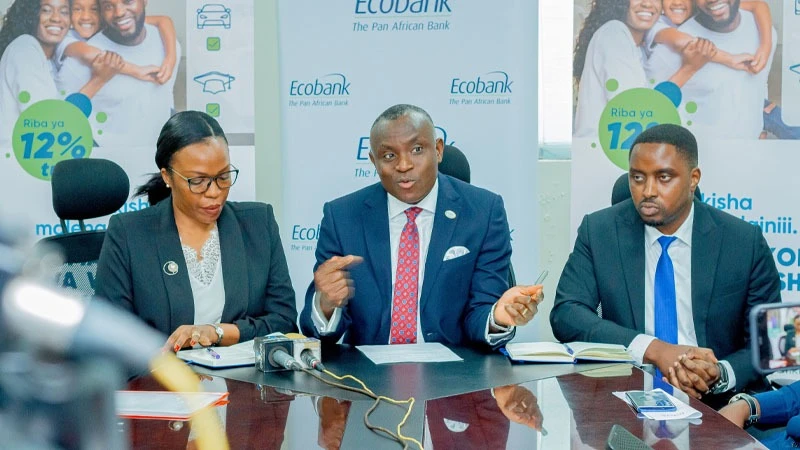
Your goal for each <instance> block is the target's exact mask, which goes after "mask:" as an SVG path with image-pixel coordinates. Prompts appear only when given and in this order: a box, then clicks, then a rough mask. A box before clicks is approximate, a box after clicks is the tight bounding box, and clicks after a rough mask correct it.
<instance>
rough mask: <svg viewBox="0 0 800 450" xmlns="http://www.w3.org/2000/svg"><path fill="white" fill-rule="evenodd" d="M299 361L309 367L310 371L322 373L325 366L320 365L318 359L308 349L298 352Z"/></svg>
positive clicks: (320, 362)
mask: <svg viewBox="0 0 800 450" xmlns="http://www.w3.org/2000/svg"><path fill="white" fill-rule="evenodd" d="M300 361H302V362H303V364H305V365H306V367H310V368H312V369H316V370H319V371H320V372H322V371H323V370H325V366H324V365H323V364H322V361H320V359H319V358H317V357H316V355H314V352H313V351H312V350H310V349H304V350H303V351H302V352H300Z"/></svg>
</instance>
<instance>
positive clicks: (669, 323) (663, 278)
mask: <svg viewBox="0 0 800 450" xmlns="http://www.w3.org/2000/svg"><path fill="white" fill-rule="evenodd" d="M675 239H677V238H676V237H675V236H661V237H660V238H658V243H659V244H661V256H660V257H659V258H658V263H657V264H656V278H655V283H654V287H655V292H654V293H653V294H654V295H653V299H654V300H655V322H656V323H655V325H656V337H657V338H658V339H661V340H662V341H664V342H667V343H669V344H677V343H678V309H677V307H676V305H675V270H673V268H672V259H671V258H670V257H669V253H668V252H667V249H668V248H669V245H670V244H672V243H673V242H674V241H675Z"/></svg>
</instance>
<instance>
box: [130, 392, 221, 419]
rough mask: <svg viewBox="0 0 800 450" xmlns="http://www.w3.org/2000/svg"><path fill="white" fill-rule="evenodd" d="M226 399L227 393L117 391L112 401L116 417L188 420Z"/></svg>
mask: <svg viewBox="0 0 800 450" xmlns="http://www.w3.org/2000/svg"><path fill="white" fill-rule="evenodd" d="M227 397H228V393H227V392H166V391H117V392H116V395H115V397H114V401H115V405H116V410H117V415H118V416H123V417H151V418H164V419H166V418H175V419H188V418H189V417H190V416H191V415H192V414H194V413H195V412H197V411H198V410H200V409H202V408H205V407H206V406H209V405H214V404H216V403H218V402H220V401H222V400H224V399H227Z"/></svg>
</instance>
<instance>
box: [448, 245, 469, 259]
mask: <svg viewBox="0 0 800 450" xmlns="http://www.w3.org/2000/svg"><path fill="white" fill-rule="evenodd" d="M467 253H469V249H468V248H467V247H462V246H460V245H457V246H455V247H450V248H448V249H447V252H445V254H444V259H443V260H442V261H448V260H451V259H455V258H458V257H460V256H464V255H466V254H467Z"/></svg>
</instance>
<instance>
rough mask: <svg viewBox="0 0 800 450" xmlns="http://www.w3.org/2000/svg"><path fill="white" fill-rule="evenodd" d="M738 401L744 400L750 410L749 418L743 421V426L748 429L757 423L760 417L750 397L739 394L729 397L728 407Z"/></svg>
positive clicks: (754, 401)
mask: <svg viewBox="0 0 800 450" xmlns="http://www.w3.org/2000/svg"><path fill="white" fill-rule="evenodd" d="M739 400H744V401H745V402H747V406H748V407H749V408H750V416H749V417H748V418H747V420H745V421H744V426H745V427H749V426H750V425H752V424H754V423H756V422H758V419H759V418H760V416H759V414H758V407H757V406H756V399H754V398H753V396H752V395H749V394H745V393H743V392H741V393H739V394H736V395H734V396H733V397H731V399H730V401H728V404H729V405H730V404H732V403H734V402H737V401H739Z"/></svg>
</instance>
